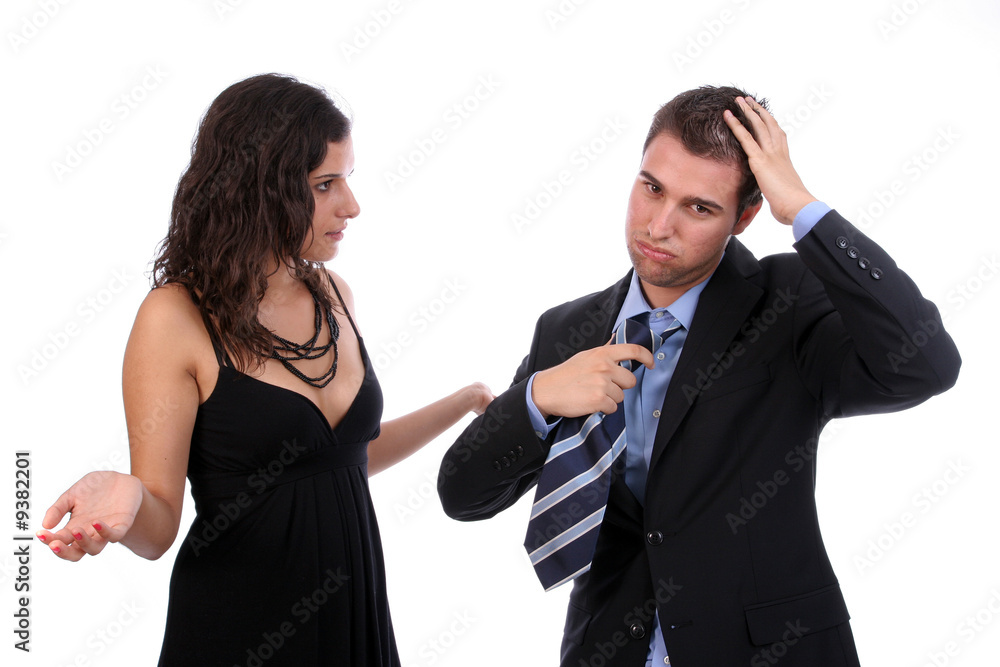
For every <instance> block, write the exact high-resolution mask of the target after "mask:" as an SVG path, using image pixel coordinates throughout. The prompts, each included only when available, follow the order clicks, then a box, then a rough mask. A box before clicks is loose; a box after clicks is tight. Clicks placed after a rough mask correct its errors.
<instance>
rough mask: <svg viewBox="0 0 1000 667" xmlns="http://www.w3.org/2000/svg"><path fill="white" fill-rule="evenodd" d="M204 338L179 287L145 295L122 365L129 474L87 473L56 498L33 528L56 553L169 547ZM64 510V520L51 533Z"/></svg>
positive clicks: (152, 552)
mask: <svg viewBox="0 0 1000 667" xmlns="http://www.w3.org/2000/svg"><path fill="white" fill-rule="evenodd" d="M204 339H207V334H206V333H205V330H204V325H203V324H202V323H201V318H200V315H199V314H198V311H197V308H196V307H195V306H194V304H193V303H192V302H191V299H190V297H189V296H188V294H187V292H186V291H185V290H184V289H183V288H181V287H179V286H173V285H171V286H166V287H161V288H158V289H155V290H153V291H151V292H150V293H149V295H147V297H146V299H145V301H143V304H142V306H141V307H140V308H139V313H138V315H137V316H136V320H135V324H134V325H133V327H132V333H131V334H130V336H129V341H128V346H127V347H126V350H125V362H124V366H123V370H122V393H123V398H124V401H125V420H126V422H127V425H128V434H129V451H130V455H131V464H132V466H131V472H132V474H131V475H125V474H122V473H117V472H110V471H101V472H92V473H90V474H88V475H86V476H84V477H83V478H82V479H80V481H78V482H77V483H76V484H74V485H73V486H72V487H70V488H69V490H67V491H66V492H65V493H64V494H63V495H62V496H60V497H59V499H58V500H57V501H56V503H55V504H54V505H53V506H52V507H51V508H49V510H48V512H46V514H45V517H44V519H43V521H42V526H43V528H46V529H47V530H42V531H39V532H38V537H39V539H40V540H42V541H43V542H45V543H46V544H47V545H49V547H50V548H51V549H52V551H53V552H54V553H55V554H56V555H57V556H59V557H60V558H62V559H64V560H70V561H77V560H80V559H81V558H82V557H83V556H84V555H85V554H91V555H96V554H98V553H100V552H101V551H102V550H103V549H104V547H105V546H107V544H108V543H109V542H121V543H122V544H124V545H125V546H127V547H128V548H129V549H131V550H132V551H133V552H135V553H136V554H138V555H140V556H142V557H143V558H149V559H156V558H159V557H160V556H162V555H163V553H164V552H165V551H166V550H167V549H168V548H170V545H171V544H172V543H173V541H174V538H175V537H176V536H177V530H178V527H179V525H180V518H181V508H182V506H183V502H184V477H185V474H186V471H187V463H188V454H189V452H190V447H191V433H192V431H193V428H194V420H195V416H196V414H197V411H198V404H199V400H200V399H199V390H198V383H197V382H196V380H195V374H196V364H195V359H196V355H195V352H194V350H196V349H198V347H199V344H200V343H203V340H204ZM66 513H69V514H70V518H69V521H68V522H67V523H66V525H65V526H64V527H63V528H62V529H61V530H58V531H56V532H50V531H51V529H52V528H54V527H55V526H56V525H57V524H58V523H59V522H60V521H61V520H62V518H63V516H64V515H65V514H66Z"/></svg>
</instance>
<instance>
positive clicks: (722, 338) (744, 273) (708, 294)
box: [649, 237, 764, 470]
mask: <svg viewBox="0 0 1000 667" xmlns="http://www.w3.org/2000/svg"><path fill="white" fill-rule="evenodd" d="M759 271H760V264H758V263H757V260H756V259H755V258H754V256H753V255H752V254H751V253H750V251H749V250H747V249H746V248H745V247H744V246H743V244H741V243H740V242H739V241H737V240H736V238H735V237H733V238H731V239H730V241H729V245H728V246H727V247H726V254H725V256H724V257H723V258H722V262H721V263H720V264H719V268H717V269H716V270H715V273H714V274H713V275H712V277H711V279H709V283H708V285H706V286H705V291H704V292H702V294H701V298H700V299H699V300H698V308H697V310H696V311H695V314H694V320H693V321H692V323H691V330H690V331H689V332H688V335H687V339H686V340H685V341H684V348H683V350H682V351H681V357H680V359H679V360H678V362H677V368H676V369H675V370H674V374H673V377H672V378H671V379H670V385H669V387H668V388H667V395H666V397H665V398H664V401H663V410H662V418H661V420H660V423H659V426H658V427H657V430H656V438H655V440H654V441H653V453H652V458H651V460H650V464H649V467H650V470H652V469H653V466H655V465H656V462H657V460H658V459H659V457H660V456H662V455H663V451H664V449H665V448H666V446H667V443H668V442H670V439H671V438H672V437H673V435H674V432H675V431H676V430H677V427H678V426H679V425H680V423H681V421H682V420H683V419H684V416H685V415H686V414H687V411H688V410H689V409H690V408H691V406H692V405H693V404H694V401H695V400H696V394H697V392H698V389H699V387H701V386H704V379H702V380H701V384H699V378H700V377H702V376H705V375H706V374H708V373H711V372H712V370H713V365H714V364H715V363H716V362H717V360H718V359H719V358H720V357H721V356H722V355H723V354H724V353H725V351H726V349H728V347H729V345H730V344H731V343H732V341H733V339H734V338H735V337H736V335H737V334H738V333H739V330H740V327H741V326H742V325H743V323H744V322H745V321H746V318H747V316H748V315H749V314H750V311H751V310H753V308H754V306H755V305H756V304H757V302H758V301H759V300H760V298H761V296H762V295H763V294H764V290H763V289H762V288H760V287H758V286H757V285H755V284H753V283H752V282H750V281H749V280H747V278H748V277H749V276H751V275H753V274H754V273H757V272H759Z"/></svg>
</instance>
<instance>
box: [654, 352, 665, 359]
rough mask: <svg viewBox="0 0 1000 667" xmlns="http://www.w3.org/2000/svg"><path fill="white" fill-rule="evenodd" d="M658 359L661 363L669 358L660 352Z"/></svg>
mask: <svg viewBox="0 0 1000 667" xmlns="http://www.w3.org/2000/svg"><path fill="white" fill-rule="evenodd" d="M656 358H657V359H659V360H660V361H663V360H664V359H666V358H667V355H665V354H663V353H662V352H660V353H658V354H657V355H656Z"/></svg>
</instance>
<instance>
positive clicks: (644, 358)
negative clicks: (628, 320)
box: [608, 343, 653, 368]
mask: <svg viewBox="0 0 1000 667" xmlns="http://www.w3.org/2000/svg"><path fill="white" fill-rule="evenodd" d="M608 355H609V356H608V359H610V360H611V361H614V362H615V363H618V362H620V361H625V360H626V359H631V360H634V361H638V362H639V363H640V364H643V365H644V366H646V367H647V368H652V367H653V353H652V352H650V351H649V350H648V349H646V348H645V347H643V346H642V345H636V344H635V343H621V344H619V345H611V346H610V347H608Z"/></svg>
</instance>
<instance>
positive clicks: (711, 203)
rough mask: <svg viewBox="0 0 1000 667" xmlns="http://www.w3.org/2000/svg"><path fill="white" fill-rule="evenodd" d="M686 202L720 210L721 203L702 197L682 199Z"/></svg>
mask: <svg viewBox="0 0 1000 667" xmlns="http://www.w3.org/2000/svg"><path fill="white" fill-rule="evenodd" d="M684 203H686V204H697V205H698V206H704V207H705V208H710V209H712V210H714V211H721V210H722V204H719V203H717V202H714V201H712V200H711V199H704V198H702V197H688V198H686V199H685V200H684Z"/></svg>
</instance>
